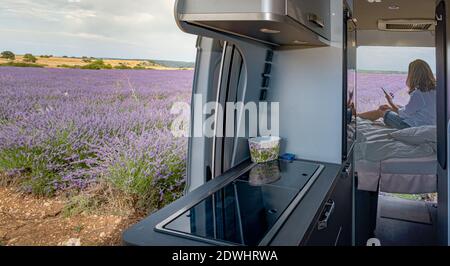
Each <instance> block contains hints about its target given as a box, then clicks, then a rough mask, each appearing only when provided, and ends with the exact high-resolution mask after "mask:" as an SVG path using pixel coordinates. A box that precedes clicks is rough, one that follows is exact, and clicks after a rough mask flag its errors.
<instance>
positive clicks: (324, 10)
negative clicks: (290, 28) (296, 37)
mask: <svg viewBox="0 0 450 266" xmlns="http://www.w3.org/2000/svg"><path fill="white" fill-rule="evenodd" d="M287 7H288V9H287V13H288V16H289V17H291V18H293V19H294V20H296V21H298V22H299V23H301V24H303V25H305V26H306V27H307V28H309V29H310V30H312V31H314V32H315V33H317V34H319V35H321V36H322V37H324V38H325V39H327V40H330V36H331V16H330V13H331V8H330V0H314V1H311V0H287Z"/></svg>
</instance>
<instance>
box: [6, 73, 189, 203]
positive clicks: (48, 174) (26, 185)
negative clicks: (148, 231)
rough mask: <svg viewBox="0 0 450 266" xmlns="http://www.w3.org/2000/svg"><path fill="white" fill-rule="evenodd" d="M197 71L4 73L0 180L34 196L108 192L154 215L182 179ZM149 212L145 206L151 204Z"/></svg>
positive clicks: (170, 197)
mask: <svg viewBox="0 0 450 266" xmlns="http://www.w3.org/2000/svg"><path fill="white" fill-rule="evenodd" d="M192 78H193V72H192V71H146V70H142V71H139V70H109V71H108V70H105V71H103V70H102V71H91V70H74V69H38V68H8V67H2V68H0V99H1V104H0V172H1V173H2V174H6V176H7V177H9V178H11V179H13V178H19V179H20V182H21V185H22V187H23V189H24V190H26V191H29V192H33V193H34V194H37V195H53V194H54V193H56V192H58V191H73V190H78V191H79V190H83V189H86V188H88V187H89V186H90V185H93V184H104V183H106V184H108V185H110V186H112V187H114V188H115V189H118V190H120V191H122V192H123V193H126V194H127V195H131V196H132V197H134V198H137V199H138V200H139V201H140V203H142V204H143V205H145V207H146V208H149V207H151V208H157V207H158V206H160V205H163V204H164V203H166V202H168V201H171V200H172V199H173V198H174V197H177V196H178V195H179V194H180V192H181V191H182V188H183V183H184V178H185V156H186V152H185V151H186V146H187V145H186V143H187V141H186V139H182V138H179V139H177V138H174V137H173V136H172V134H171V132H170V128H169V127H170V124H171V122H172V120H173V117H172V116H171V115H170V108H171V106H172V103H174V102H176V101H184V102H189V100H190V92H191V86H192ZM150 203H151V204H152V206H148V204H150Z"/></svg>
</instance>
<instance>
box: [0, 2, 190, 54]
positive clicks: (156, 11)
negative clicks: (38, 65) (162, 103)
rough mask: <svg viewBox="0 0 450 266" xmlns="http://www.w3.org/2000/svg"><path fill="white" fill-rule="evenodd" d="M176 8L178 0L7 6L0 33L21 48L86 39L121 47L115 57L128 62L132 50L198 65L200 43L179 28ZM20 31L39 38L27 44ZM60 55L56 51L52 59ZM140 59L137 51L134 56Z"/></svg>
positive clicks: (0, 16)
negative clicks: (43, 40)
mask: <svg viewBox="0 0 450 266" xmlns="http://www.w3.org/2000/svg"><path fill="white" fill-rule="evenodd" d="M173 5H174V0H133V1H123V0H65V1H61V0H59V1H58V0H40V1H34V0H3V1H2V5H1V6H0V25H1V26H0V27H1V28H2V29H3V31H4V32H5V30H9V31H8V32H9V35H8V39H11V38H16V39H20V41H21V42H22V43H23V42H31V43H32V42H33V38H34V39H35V40H37V39H41V38H36V36H37V35H38V34H39V33H42V34H43V35H45V36H47V37H48V38H50V39H49V40H48V42H50V43H51V42H52V41H55V42H56V38H58V36H59V38H60V37H61V36H66V37H70V39H71V41H74V40H73V39H76V38H78V40H77V42H78V41H80V42H81V41H83V40H84V41H85V40H87V39H89V40H91V41H97V42H98V43H97V45H106V46H108V47H110V49H109V50H111V51H114V47H113V46H114V45H115V44H120V47H119V46H117V47H116V50H115V51H114V56H118V55H120V56H121V57H128V54H129V53H130V51H129V50H128V49H130V50H131V49H140V52H141V54H142V55H143V56H147V55H155V56H157V57H158V58H163V59H180V60H181V59H182V60H186V59H189V60H193V59H194V57H195V47H194V46H195V37H194V36H191V35H188V34H185V33H183V32H181V31H180V30H179V29H178V28H177V26H176V23H175V21H174V18H173ZM21 30H22V31H23V30H26V31H33V32H34V33H35V34H29V38H28V39H24V36H20V37H18V35H17V34H18V32H19V31H21ZM32 36H34V37H32ZM38 37H39V36H38ZM2 39H3V38H2ZM60 41H61V40H58V41H57V42H60ZM9 42H10V43H9V44H8V42H7V43H6V44H1V45H10V46H11V45H12V44H13V43H14V40H9ZM108 42H109V43H108ZM89 44H92V43H91V42H90V43H89ZM1 45H0V49H1V48H2V47H1ZM86 45H87V44H86ZM92 45H95V42H94V44H92ZM123 45H129V47H126V46H125V47H124V46H123ZM18 48H19V47H18ZM26 48H27V47H22V48H21V49H26ZM94 48H95V47H93V48H92V49H89V47H81V48H80V49H79V51H76V50H74V51H73V54H75V55H76V54H78V53H81V52H82V51H86V50H92V51H93V52H94V51H95V50H96V49H94ZM10 49H11V48H10ZM30 49H31V48H30ZM119 49H120V50H119ZM106 50H108V49H106ZM57 52H58V51H57V47H55V51H54V52H53V53H54V54H56V53H57ZM136 53H137V51H133V54H136Z"/></svg>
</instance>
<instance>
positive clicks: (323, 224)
mask: <svg viewBox="0 0 450 266" xmlns="http://www.w3.org/2000/svg"><path fill="white" fill-rule="evenodd" d="M334 208H335V203H334V201H333V200H328V201H327V203H325V209H324V210H323V211H324V214H323V215H322V216H321V218H322V217H323V219H322V220H320V221H319V223H318V225H317V230H319V231H321V230H324V229H327V228H328V221H329V220H330V217H331V215H332V214H333V212H334Z"/></svg>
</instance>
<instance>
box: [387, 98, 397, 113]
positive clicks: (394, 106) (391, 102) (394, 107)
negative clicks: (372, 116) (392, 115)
mask: <svg viewBox="0 0 450 266" xmlns="http://www.w3.org/2000/svg"><path fill="white" fill-rule="evenodd" d="M385 97H386V100H387V102H388V103H389V109H391V110H392V111H394V112H396V113H398V110H399V108H398V106H397V105H396V104H395V103H394V101H393V99H392V96H391V95H389V94H385Z"/></svg>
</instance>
